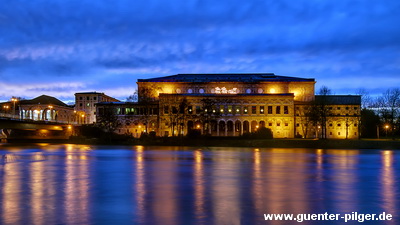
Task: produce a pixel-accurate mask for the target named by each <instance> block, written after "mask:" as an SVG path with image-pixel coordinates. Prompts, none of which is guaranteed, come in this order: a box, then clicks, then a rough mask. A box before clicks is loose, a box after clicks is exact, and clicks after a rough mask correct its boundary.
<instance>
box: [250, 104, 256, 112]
mask: <svg viewBox="0 0 400 225" xmlns="http://www.w3.org/2000/svg"><path fill="white" fill-rule="evenodd" d="M251 114H257V106H255V105H253V106H251Z"/></svg>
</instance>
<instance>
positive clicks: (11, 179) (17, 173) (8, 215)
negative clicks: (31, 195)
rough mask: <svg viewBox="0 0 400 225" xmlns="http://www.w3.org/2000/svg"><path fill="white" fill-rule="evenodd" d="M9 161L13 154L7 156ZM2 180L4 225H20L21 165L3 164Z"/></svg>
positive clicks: (0, 166)
mask: <svg viewBox="0 0 400 225" xmlns="http://www.w3.org/2000/svg"><path fill="white" fill-rule="evenodd" d="M5 156H6V158H7V159H9V158H10V157H12V155H11V154H6V155H5ZM0 168H1V173H3V174H2V177H3V180H2V196H3V197H2V204H1V205H2V210H1V218H2V221H3V224H19V223H20V215H21V213H22V212H21V211H22V210H21V204H22V199H21V198H22V196H21V192H22V191H21V185H22V182H21V164H19V163H3V165H0Z"/></svg>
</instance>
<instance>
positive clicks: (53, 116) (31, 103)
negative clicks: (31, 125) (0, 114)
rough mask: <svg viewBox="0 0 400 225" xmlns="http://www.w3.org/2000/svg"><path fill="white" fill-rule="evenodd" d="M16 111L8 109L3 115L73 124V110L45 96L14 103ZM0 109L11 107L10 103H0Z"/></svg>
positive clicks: (55, 99) (57, 100) (74, 119)
mask: <svg viewBox="0 0 400 225" xmlns="http://www.w3.org/2000/svg"><path fill="white" fill-rule="evenodd" d="M13 103H14V106H15V108H16V110H14V111H11V110H10V109H9V108H6V109H8V111H4V112H5V113H11V114H14V115H18V118H19V119H24V120H35V121H52V122H62V123H74V122H75V121H76V118H75V117H74V113H73V112H74V109H73V107H71V106H68V105H67V104H65V103H64V102H62V101H60V100H59V99H57V98H54V97H52V96H47V95H41V96H38V97H36V98H33V99H29V100H26V99H20V100H17V101H14V102H13ZM1 105H3V107H2V108H5V107H8V106H11V107H14V106H13V104H12V103H11V102H5V103H1Z"/></svg>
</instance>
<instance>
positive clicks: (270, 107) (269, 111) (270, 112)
mask: <svg viewBox="0 0 400 225" xmlns="http://www.w3.org/2000/svg"><path fill="white" fill-rule="evenodd" d="M268 114H272V106H268Z"/></svg>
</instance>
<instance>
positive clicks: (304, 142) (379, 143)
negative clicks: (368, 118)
mask: <svg viewBox="0 0 400 225" xmlns="http://www.w3.org/2000/svg"><path fill="white" fill-rule="evenodd" d="M137 144H140V145H169V146H171V145H173V146H209V147H258V148H315V149H400V141H392V140H373V139H363V140H314V139H241V138H207V139H185V138H183V139H179V138H176V139H167V140H165V139H164V140H161V139H160V140H155V141H154V140H152V141H147V140H138V141H137Z"/></svg>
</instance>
